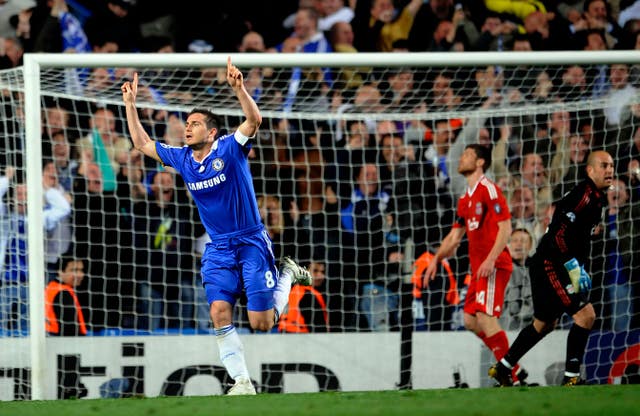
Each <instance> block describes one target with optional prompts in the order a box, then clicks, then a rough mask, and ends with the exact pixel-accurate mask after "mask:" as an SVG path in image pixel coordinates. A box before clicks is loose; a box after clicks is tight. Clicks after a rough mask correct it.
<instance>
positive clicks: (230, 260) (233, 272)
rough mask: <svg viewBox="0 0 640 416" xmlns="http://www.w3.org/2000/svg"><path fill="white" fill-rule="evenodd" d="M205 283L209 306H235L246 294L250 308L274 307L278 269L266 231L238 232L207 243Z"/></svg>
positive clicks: (203, 267)
mask: <svg viewBox="0 0 640 416" xmlns="http://www.w3.org/2000/svg"><path fill="white" fill-rule="evenodd" d="M201 273H202V284H203V286H204V289H205V293H206V295H207V300H208V301H209V305H211V303H212V302H213V301H216V300H224V301H227V302H229V303H230V304H231V305H232V306H233V305H235V303H236V301H237V300H238V298H239V297H240V295H241V294H242V290H243V289H244V290H245V292H246V294H247V309H248V310H250V311H256V312H259V311H266V310H269V309H272V308H273V292H274V291H275V289H276V286H277V283H278V269H277V268H276V264H275V258H274V255H273V249H272V243H271V238H270V237H269V234H268V233H267V231H266V230H264V229H260V230H258V231H251V232H250V233H246V232H245V233H242V232H241V233H237V234H232V235H225V236H223V237H219V238H217V239H215V240H214V241H211V242H209V243H207V246H206V248H205V250H204V254H203V256H202V270H201Z"/></svg>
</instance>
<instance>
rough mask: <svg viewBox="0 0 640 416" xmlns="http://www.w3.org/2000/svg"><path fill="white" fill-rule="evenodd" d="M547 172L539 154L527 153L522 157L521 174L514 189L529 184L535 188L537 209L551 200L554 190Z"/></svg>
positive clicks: (513, 186)
mask: <svg viewBox="0 0 640 416" xmlns="http://www.w3.org/2000/svg"><path fill="white" fill-rule="evenodd" d="M547 172H548V170H547V168H546V167H545V165H544V162H543V160H542V157H541V156H540V155H539V154H537V153H527V154H525V155H524V156H523V158H522V164H521V167H520V172H519V175H520V176H519V178H516V182H515V183H514V184H513V185H512V189H517V188H518V187H521V186H528V187H530V188H531V189H532V190H533V192H534V196H535V199H534V201H535V205H536V210H537V209H538V208H539V207H540V206H543V205H544V204H547V203H549V202H550V201H551V195H552V190H551V185H550V183H549V176H548V174H547ZM517 179H519V180H517ZM535 212H537V211H535Z"/></svg>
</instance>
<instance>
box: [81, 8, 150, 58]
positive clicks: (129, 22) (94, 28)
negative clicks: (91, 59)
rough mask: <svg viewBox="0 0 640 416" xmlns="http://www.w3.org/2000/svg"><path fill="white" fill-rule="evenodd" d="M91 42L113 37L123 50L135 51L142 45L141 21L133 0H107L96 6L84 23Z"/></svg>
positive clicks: (94, 42)
mask: <svg viewBox="0 0 640 416" xmlns="http://www.w3.org/2000/svg"><path fill="white" fill-rule="evenodd" d="M84 28H85V31H86V33H87V36H88V38H89V42H90V43H91V44H100V43H101V42H100V40H101V39H105V38H108V37H111V39H112V40H113V41H114V42H115V43H117V44H118V50H119V51H121V52H135V51H136V50H138V49H139V48H140V46H141V37H142V35H141V33H140V21H139V18H138V14H137V10H136V2H135V1H133V0H107V1H105V2H103V4H101V5H100V6H98V7H96V8H95V10H94V11H93V13H92V15H91V16H90V17H89V18H88V19H87V20H86V22H85V24H84Z"/></svg>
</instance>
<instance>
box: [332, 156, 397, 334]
mask: <svg viewBox="0 0 640 416" xmlns="http://www.w3.org/2000/svg"><path fill="white" fill-rule="evenodd" d="M389 199H390V196H389V194H387V192H385V191H384V190H381V189H380V184H379V174H378V167H377V166H376V165H374V164H364V165H362V167H361V168H360V171H359V173H358V177H357V182H356V186H355V188H354V190H353V192H352V195H351V198H350V201H349V202H348V204H347V205H346V206H345V207H344V208H342V209H341V211H340V219H341V225H342V239H341V241H342V244H343V245H344V255H343V257H342V258H343V259H349V258H351V259H353V260H354V262H355V264H354V268H353V269H354V275H353V276H354V277H355V278H356V281H357V282H358V287H359V293H360V294H361V297H360V298H359V302H358V303H359V305H358V309H359V311H360V312H361V313H362V314H363V317H364V318H365V319H366V322H365V323H364V324H365V325H366V326H365V327H366V328H368V329H370V330H373V331H385V330H389V329H390V328H391V327H392V326H393V325H395V324H397V318H398V316H397V313H398V310H397V308H398V302H399V298H398V295H397V290H398V284H399V280H398V278H397V275H396V276H394V277H395V279H393V280H387V278H388V277H389V278H391V277H390V276H389V275H388V267H387V266H388V264H387V263H391V264H396V265H398V264H399V262H400V261H401V260H402V253H400V252H399V250H398V249H397V248H396V247H395V245H393V244H392V245H391V247H387V244H386V243H385V241H386V237H387V235H386V232H385V230H386V229H388V228H389V227H393V217H392V216H391V215H390V214H389V213H388V212H387V206H388V203H389ZM343 278H344V279H348V278H349V276H343ZM343 296H345V297H349V294H346V293H345V294H343Z"/></svg>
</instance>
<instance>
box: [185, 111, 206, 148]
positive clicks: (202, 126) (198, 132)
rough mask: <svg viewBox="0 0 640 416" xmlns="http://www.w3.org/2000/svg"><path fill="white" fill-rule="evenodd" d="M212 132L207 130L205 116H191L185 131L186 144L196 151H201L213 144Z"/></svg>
mask: <svg viewBox="0 0 640 416" xmlns="http://www.w3.org/2000/svg"><path fill="white" fill-rule="evenodd" d="M212 139H213V137H212V134H211V131H210V130H208V129H207V124H206V122H205V115H204V114H198V113H195V114H191V115H190V116H189V118H188V119H187V123H186V125H185V129H184V142H185V144H186V145H187V146H189V147H191V148H192V149H194V150H198V149H201V148H202V147H204V145H205V144H207V143H210V142H212Z"/></svg>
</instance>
